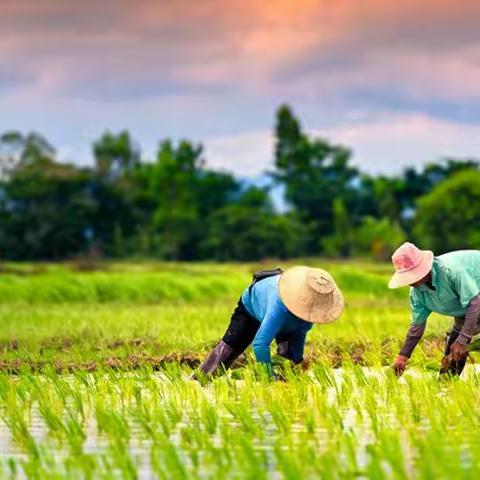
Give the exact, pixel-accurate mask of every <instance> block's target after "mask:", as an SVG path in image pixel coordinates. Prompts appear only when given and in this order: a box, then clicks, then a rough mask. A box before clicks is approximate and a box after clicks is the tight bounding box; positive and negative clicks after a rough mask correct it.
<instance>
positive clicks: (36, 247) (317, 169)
mask: <svg viewBox="0 0 480 480" xmlns="http://www.w3.org/2000/svg"><path fill="white" fill-rule="evenodd" d="M92 150H93V157H94V160H95V162H94V164H93V165H92V166H87V167H85V166H78V165H75V164H71V163H65V162H60V161H59V160H58V158H57V153H56V151H55V148H54V147H53V146H52V145H51V144H50V143H49V142H48V141H47V140H46V139H45V138H44V137H42V136H41V135H39V134H36V133H29V134H22V133H20V132H6V133H4V134H3V135H1V136H0V258H4V259H15V260H18V259H22V260H60V259H67V258H73V257H84V256H95V257H98V256H102V257H112V258H123V257H135V256H136V257H155V258H161V259H167V260H204V259H212V260H220V261H227V260H256V259H260V258H266V257H270V258H272V257H277V258H287V257H299V256H310V255H314V256H317V255H326V256H333V257H349V256H358V255H365V256H372V257H374V258H378V259H385V258H388V256H389V255H390V253H391V251H392V250H393V249H394V248H395V247H396V246H397V245H398V244H399V243H401V242H402V241H403V240H405V239H407V238H408V239H411V240H414V241H417V242H418V243H419V244H420V245H421V246H422V247H423V248H432V249H433V250H434V251H435V252H436V253H441V252H444V251H448V250H451V249H459V248H479V247H480V169H479V163H478V161H476V160H474V159H455V158H448V159H443V160H440V161H438V162H436V163H430V164H426V165H424V166H422V167H421V168H419V169H415V168H413V167H412V168H408V169H406V170H404V171H403V172H402V173H401V174H398V175H395V176H384V175H376V176H375V175H369V174H367V173H365V172H361V171H360V170H359V169H358V168H356V167H355V166H353V165H352V163H351V156H352V152H351V151H350V150H349V149H348V148H346V147H344V146H341V145H334V144H332V143H331V142H329V141H328V140H326V139H323V138H313V137H311V136H309V135H307V133H305V131H304V130H303V129H302V126H301V124H300V122H299V120H298V119H297V118H296V117H295V115H294V114H293V113H292V111H291V109H290V108H289V107H288V106H286V105H284V106H281V107H280V108H279V109H278V111H277V114H276V119H275V152H274V159H275V161H274V167H273V168H272V171H269V172H267V174H268V175H269V177H270V178H271V184H272V186H276V185H281V186H283V190H284V192H285V201H286V202H287V204H288V206H289V208H288V209H287V211H285V212H278V211H276V209H275V208H274V205H273V203H272V200H271V195H270V188H271V187H263V188H260V187H256V186H252V185H249V184H245V182H242V181H240V180H239V179H238V178H236V177H235V176H234V175H233V174H230V173H224V172H219V171H215V170H212V169H210V168H208V164H207V163H206V161H205V158H204V154H203V148H202V145H201V144H197V143H194V142H191V141H187V140H183V141H179V142H176V143H174V142H172V141H171V140H168V139H167V140H164V141H162V142H161V143H160V144H159V147H158V150H157V152H156V155H155V158H153V159H145V158H143V157H142V155H141V151H140V148H139V147H138V145H137V144H136V143H135V142H134V140H133V139H132V137H131V135H130V134H129V132H127V131H123V132H120V133H111V132H106V133H105V134H103V135H102V136H101V138H99V139H98V140H96V141H95V142H94V143H93V146H92Z"/></svg>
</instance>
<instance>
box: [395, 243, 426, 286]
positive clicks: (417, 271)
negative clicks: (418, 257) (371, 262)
mask: <svg viewBox="0 0 480 480" xmlns="http://www.w3.org/2000/svg"><path fill="white" fill-rule="evenodd" d="M433 256H434V255H433V252H432V251H430V250H423V251H422V261H421V262H420V263H419V264H418V265H417V266H416V267H415V268H412V269H411V270H408V272H395V273H394V274H393V276H392V278H391V279H390V281H389V282H388V288H400V287H406V286H407V285H412V284H413V283H415V282H418V281H419V280H421V279H422V278H424V277H426V276H427V275H428V274H429V273H430V270H432V265H433Z"/></svg>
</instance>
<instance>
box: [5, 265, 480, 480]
mask: <svg viewBox="0 0 480 480" xmlns="http://www.w3.org/2000/svg"><path fill="white" fill-rule="evenodd" d="M302 263H306V264H309V265H312V266H321V267H323V268H326V269H328V270H329V271H330V272H331V273H332V274H333V275H334V276H335V278H336V280H337V282H338V284H339V286H340V287H341V288H342V289H343V291H344V294H345V297H346V300H347V305H346V310H345V313H344V315H343V316H342V318H341V319H340V320H339V321H338V322H337V323H334V324H331V325H325V326H315V327H314V328H313V329H312V331H311V333H310V334H309V336H308V339H307V346H306V361H305V362H304V364H303V365H302V366H297V367H292V366H290V365H289V364H288V362H287V363H286V362H282V361H280V360H279V359H277V358H276V359H275V364H276V367H275V368H276V369H277V372H279V373H280V374H281V376H282V378H283V381H276V382H274V381H271V380H270V379H269V378H267V377H266V376H265V375H264V373H263V371H262V370H261V369H258V368H257V366H256V365H255V363H254V362H253V361H252V357H251V353H250V352H248V351H247V354H246V355H245V356H244V357H242V358H240V360H239V361H238V362H237V363H236V364H235V365H234V367H235V368H233V369H232V370H231V371H229V372H228V373H227V374H225V375H223V376H221V377H218V378H215V379H213V380H212V381H210V382H205V383H204V382H196V381H193V380H191V376H192V373H193V372H194V371H195V368H196V367H197V366H198V365H199V363H200V361H201V360H202V359H203V358H204V357H205V355H206V354H207V352H208V351H209V349H211V348H212V346H213V345H214V344H215V343H216V341H217V340H218V339H219V338H220V337H221V335H222V334H223V332H224V330H225V328H226V326H227V324H228V321H229V317H230V314H231V312H232V309H233V308H234V306H235V303H236V301H237V300H238V297H239V296H240V294H241V292H242V290H243V288H244V287H245V286H247V285H248V283H249V280H250V277H251V273H252V272H253V271H254V270H256V269H258V268H266V267H275V266H277V264H278V262H273V263H272V262H266V263H265V264H262V265H261V264H236V265H233V264H230V265H226V264H222V265H219V264H172V263H169V264H164V263H135V264H134V263H130V264H129V263H119V264H102V265H90V264H63V265H24V264H22V265H19V264H3V265H2V266H1V272H0V478H32V479H37V478H38V479H42V478H50V479H57V478H58V479H60V478H68V479H70V478H73V479H76V478H79V479H83V478H87V479H93V478H95V479H96V478H105V479H107V478H108V479H110V478H127V479H137V478H160V479H177V478H178V479H190V478H192V479H197V478H202V479H203V478H206V479H244V478H248V479H269V478H275V479H277V478H278V479H309V478H325V479H337V478H347V479H349V478H352V479H354V478H355V479H356V478H373V479H383V478H386V479H387V478H388V479H390V478H393V479H407V478H414V479H416V478H418V479H432V478H435V479H437V478H449V479H451V478H465V479H467V478H468V479H470V478H479V476H480V460H479V459H480V441H479V433H480V431H479V420H480V417H479V416H480V403H479V402H478V393H477V392H478V387H479V385H478V382H479V380H480V373H477V371H476V370H475V366H474V365H471V364H470V365H469V366H468V367H467V371H466V372H465V373H464V376H463V377H462V378H460V379H439V377H438V374H437V372H435V371H433V370H432V369H431V368H428V367H429V366H430V365H431V364H432V362H438V361H439V360H440V358H441V354H442V348H443V342H444V337H445V332H446V330H447V329H448V328H449V326H450V323H451V319H449V318H446V317H440V316H432V317H431V319H430V320H429V324H428V329H427V333H426V336H425V338H424V340H423V342H422V343H421V344H420V346H419V347H418V348H417V350H416V351H415V353H414V355H413V357H412V359H411V361H410V364H409V369H408V371H407V373H406V374H405V375H404V376H403V377H402V378H400V379H398V378H396V377H395V376H394V375H393V373H392V371H391V369H390V368H389V365H390V364H391V363H392V361H393V359H394V357H395V356H396V353H397V351H398V349H399V347H400V345H401V343H402V341H403V337H404V334H405V331H406V329H407V326H408V323H409V311H408V300H407V297H408V290H405V289H403V290H395V291H390V290H388V289H387V287H386V284H387V281H388V278H389V275H390V266H389V265H386V264H385V265H383V264H373V263H366V262H345V263H333V262H326V261H322V260H308V261H304V262H302ZM281 266H282V267H287V266H288V264H287V263H283V264H281ZM473 355H475V354H473Z"/></svg>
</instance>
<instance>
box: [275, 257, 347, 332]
mask: <svg viewBox="0 0 480 480" xmlns="http://www.w3.org/2000/svg"><path fill="white" fill-rule="evenodd" d="M278 288H279V293H280V298H281V299H282V302H283V303H284V305H285V306H286V307H287V308H288V310H289V311H290V312H291V313H293V314H294V315H295V316H296V317H298V318H301V319H302V320H305V321H307V322H311V323H330V322H334V321H335V320H337V319H338V318H339V317H340V315H341V314H342V312H343V309H344V307H345V301H344V299H343V295H342V292H341V291H340V289H339V288H338V286H337V284H336V283H335V281H334V279H333V277H332V276H331V275H330V274H329V273H328V272H327V271H325V270H322V269H321V268H311V267H306V266H298V267H292V268H289V269H288V270H286V271H285V272H284V273H282V275H281V277H280V281H279V285H278Z"/></svg>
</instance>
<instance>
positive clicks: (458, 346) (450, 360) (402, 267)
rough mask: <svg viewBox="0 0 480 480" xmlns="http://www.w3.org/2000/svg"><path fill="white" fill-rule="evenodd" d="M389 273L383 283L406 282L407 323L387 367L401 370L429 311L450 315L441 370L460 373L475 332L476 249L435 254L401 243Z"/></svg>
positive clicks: (479, 292)
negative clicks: (404, 336) (393, 268)
mask: <svg viewBox="0 0 480 480" xmlns="http://www.w3.org/2000/svg"><path fill="white" fill-rule="evenodd" d="M392 262H393V265H394V267H395V270H396V272H395V274H394V275H393V277H392V279H391V280H390V283H389V287H390V288H397V287H402V286H406V285H410V287H412V288H411V290H410V308H411V312H412V316H411V322H410V327H409V329H408V332H407V337H406V339H405V343H404V345H403V347H402V349H401V350H400V353H399V355H398V356H397V359H396V360H395V363H394V364H393V368H394V370H395V372H396V373H397V374H402V373H403V371H404V370H405V367H406V365H407V361H408V359H409V358H410V355H411V354H412V352H413V349H414V348H415V347H416V345H417V344H418V342H419V341H420V338H421V337H422V335H423V333H424V331H425V326H426V323H427V318H428V317H429V315H430V313H432V312H437V313H441V314H443V315H450V316H452V317H454V323H453V328H452V331H451V332H450V333H449V337H448V340H447V345H446V347H445V357H444V360H443V362H442V370H441V371H442V373H451V374H454V375H460V373H461V372H462V370H463V368H464V367H465V363H466V359H467V347H466V345H467V344H468V343H470V341H471V339H472V337H473V336H474V335H476V334H478V333H479V332H480V251H478V250H459V251H456V252H450V253H446V254H444V255H440V256H438V257H435V256H434V255H433V252H431V251H429V250H419V249H418V248H417V247H416V246H415V245H413V244H412V243H408V242H407V243H404V244H403V245H402V246H400V247H399V248H398V249H397V250H396V251H395V253H394V254H393V256H392Z"/></svg>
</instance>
